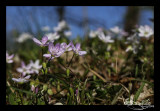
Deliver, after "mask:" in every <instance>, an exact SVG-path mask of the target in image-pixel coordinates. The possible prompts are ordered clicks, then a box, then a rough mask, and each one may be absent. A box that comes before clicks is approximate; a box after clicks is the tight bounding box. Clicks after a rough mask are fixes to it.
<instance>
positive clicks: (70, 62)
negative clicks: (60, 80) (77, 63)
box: [67, 54, 75, 67]
mask: <svg viewBox="0 0 160 111" xmlns="http://www.w3.org/2000/svg"><path fill="white" fill-rule="evenodd" d="M74 55H75V54H73V56H72V59H71V60H70V62H69V64H68V66H67V67H69V66H70V64H71V62H72V60H73V57H74Z"/></svg>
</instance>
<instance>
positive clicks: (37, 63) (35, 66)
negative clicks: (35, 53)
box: [29, 60, 42, 74]
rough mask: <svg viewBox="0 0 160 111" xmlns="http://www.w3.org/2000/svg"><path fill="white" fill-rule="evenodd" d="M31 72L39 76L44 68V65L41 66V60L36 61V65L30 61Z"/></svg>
mask: <svg viewBox="0 0 160 111" xmlns="http://www.w3.org/2000/svg"><path fill="white" fill-rule="evenodd" d="M29 65H30V67H31V72H33V73H36V74H38V73H39V70H40V69H41V68H42V65H39V60H36V61H35V63H34V62H33V61H32V60H31V61H30V64H29Z"/></svg>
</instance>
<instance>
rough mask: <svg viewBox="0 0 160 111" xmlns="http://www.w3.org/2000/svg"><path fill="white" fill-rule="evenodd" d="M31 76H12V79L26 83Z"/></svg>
mask: <svg viewBox="0 0 160 111" xmlns="http://www.w3.org/2000/svg"><path fill="white" fill-rule="evenodd" d="M30 77H31V75H28V76H26V77H24V76H23V75H22V76H21V77H20V78H12V80H13V81H15V82H17V83H20V84H23V83H26V82H28V81H29V80H28V79H29V78H30Z"/></svg>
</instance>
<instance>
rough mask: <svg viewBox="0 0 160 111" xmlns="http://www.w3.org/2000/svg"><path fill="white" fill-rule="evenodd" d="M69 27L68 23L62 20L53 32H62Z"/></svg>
mask: <svg viewBox="0 0 160 111" xmlns="http://www.w3.org/2000/svg"><path fill="white" fill-rule="evenodd" d="M66 27H67V23H66V22H65V21H64V20H62V21H60V22H59V23H58V26H57V27H54V28H53V30H54V31H56V32H59V31H62V30H63V29H64V28H66Z"/></svg>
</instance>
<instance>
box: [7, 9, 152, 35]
mask: <svg viewBox="0 0 160 111" xmlns="http://www.w3.org/2000/svg"><path fill="white" fill-rule="evenodd" d="M32 8H33V7H31V6H29V7H21V10H22V11H23V12H24V13H25V18H24V19H29V18H30V15H29V14H30V10H32ZM49 8H51V7H37V9H36V11H37V13H36V16H37V17H36V18H35V19H36V20H37V21H39V23H40V25H41V27H43V26H46V25H48V26H50V27H51V29H52V28H53V27H55V26H56V25H57V23H58V19H57V16H56V14H55V12H54V11H53V12H52V11H51V12H50V13H48V12H47V10H49ZM126 8H127V7H126V6H87V7H86V9H87V12H86V14H87V16H88V17H89V18H92V19H95V20H99V21H101V22H103V24H104V25H105V26H106V27H104V28H106V29H109V28H111V27H114V26H116V25H118V26H120V27H121V28H123V20H124V15H125V12H126ZM24 9H25V10H24ZM40 9H41V10H42V9H44V10H43V11H44V15H43V14H40V13H38V11H39V10H40ZM83 9H84V8H83V6H66V13H65V16H66V17H67V16H69V15H70V14H72V17H77V19H78V18H81V17H83V14H84V13H83ZM50 14H53V18H52V20H48V18H47V17H48V15H50ZM17 15H19V11H18V10H17V6H7V14H6V16H7V30H12V29H22V31H23V28H24V27H23V19H22V20H21V21H20V18H18V17H21V16H17ZM54 15H55V16H54ZM149 18H153V13H152V11H150V10H143V11H142V13H141V15H140V23H139V25H145V24H148V25H150V26H151V25H152V23H151V22H150V21H149V20H148V19H149ZM18 22H20V25H17V23H18ZM68 24H69V26H70V28H71V31H72V37H71V38H74V37H76V36H77V35H80V36H83V34H84V30H83V29H82V28H79V27H76V26H74V25H72V23H70V22H68ZM30 25H31V27H35V26H33V25H32V22H31V24H30ZM21 26H22V27H21ZM98 27H101V26H97V27H92V25H90V24H89V28H90V29H91V30H95V29H96V28H98ZM33 29H34V28H33ZM24 31H25V29H24Z"/></svg>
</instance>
